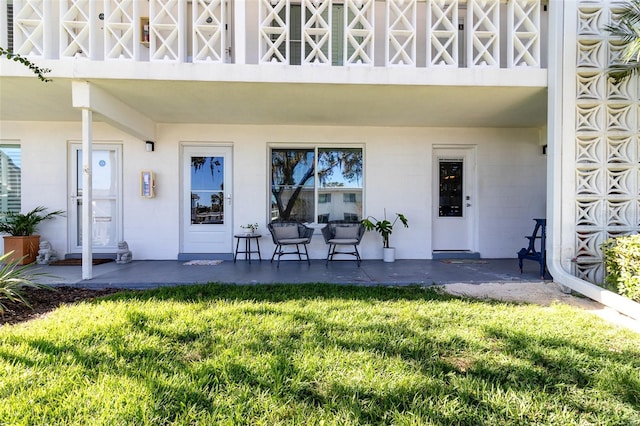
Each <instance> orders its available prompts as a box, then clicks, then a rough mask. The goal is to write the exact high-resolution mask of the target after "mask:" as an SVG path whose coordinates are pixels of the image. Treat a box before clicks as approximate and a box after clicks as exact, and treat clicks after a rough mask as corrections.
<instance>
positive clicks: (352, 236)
mask: <svg viewBox="0 0 640 426" xmlns="http://www.w3.org/2000/svg"><path fill="white" fill-rule="evenodd" d="M364 231H365V229H364V226H362V224H361V223H360V222H348V221H344V220H334V221H330V222H329V223H328V224H327V226H325V227H324V228H322V236H323V237H324V242H325V243H327V244H328V245H329V251H328V253H327V261H326V264H325V266H329V261H330V260H333V256H335V255H337V254H348V255H351V256H354V257H355V258H356V261H357V263H358V267H360V261H361V259H360V253H358V245H359V244H360V241H361V240H362V236H363V235H364ZM339 246H350V247H353V251H338V247H339Z"/></svg>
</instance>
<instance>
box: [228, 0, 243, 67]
mask: <svg viewBox="0 0 640 426" xmlns="http://www.w3.org/2000/svg"><path fill="white" fill-rule="evenodd" d="M233 6H234V8H233V44H231V43H229V49H230V56H231V58H232V59H233V60H232V62H233V63H234V64H240V65H243V64H246V63H247V2H246V1H245V0H234V2H233Z"/></svg>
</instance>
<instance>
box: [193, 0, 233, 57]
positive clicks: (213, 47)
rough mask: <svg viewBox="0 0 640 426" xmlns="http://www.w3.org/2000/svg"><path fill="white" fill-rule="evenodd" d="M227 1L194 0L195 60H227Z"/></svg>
mask: <svg viewBox="0 0 640 426" xmlns="http://www.w3.org/2000/svg"><path fill="white" fill-rule="evenodd" d="M225 3H226V2H225V1H224V0H194V1H193V3H192V8H193V36H192V37H193V62H225V61H226V59H227V58H226V48H225V43H226V41H225V25H226V22H225V16H226V15H225Z"/></svg>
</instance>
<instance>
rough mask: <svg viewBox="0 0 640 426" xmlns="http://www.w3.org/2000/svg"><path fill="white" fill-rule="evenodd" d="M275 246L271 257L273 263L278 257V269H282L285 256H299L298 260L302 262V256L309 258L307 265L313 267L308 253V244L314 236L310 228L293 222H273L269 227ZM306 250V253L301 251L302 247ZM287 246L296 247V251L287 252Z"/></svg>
mask: <svg viewBox="0 0 640 426" xmlns="http://www.w3.org/2000/svg"><path fill="white" fill-rule="evenodd" d="M267 228H268V229H269V232H270V233H271V238H272V239H273V244H275V245H276V248H275V249H274V250H273V255H272V256H271V262H273V259H274V258H275V257H276V254H277V255H278V268H279V267H280V258H281V257H282V256H283V255H288V254H297V255H298V260H302V255H305V256H306V258H307V263H308V264H309V265H311V262H310V261H309V253H308V252H307V244H309V243H310V242H311V237H312V236H313V228H309V227H307V226H305V225H303V224H302V223H299V222H292V221H278V222H271V223H270V224H268V225H267ZM301 245H302V248H304V252H302V251H300V246H301ZM286 246H296V251H285V250H284V247H286Z"/></svg>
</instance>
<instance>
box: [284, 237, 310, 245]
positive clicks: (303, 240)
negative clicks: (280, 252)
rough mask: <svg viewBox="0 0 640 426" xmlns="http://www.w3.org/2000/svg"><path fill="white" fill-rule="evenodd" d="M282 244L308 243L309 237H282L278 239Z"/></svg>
mask: <svg viewBox="0 0 640 426" xmlns="http://www.w3.org/2000/svg"><path fill="white" fill-rule="evenodd" d="M278 242H279V243H280V245H287V244H306V243H307V242H308V240H307V238H281V239H279V240H278Z"/></svg>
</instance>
